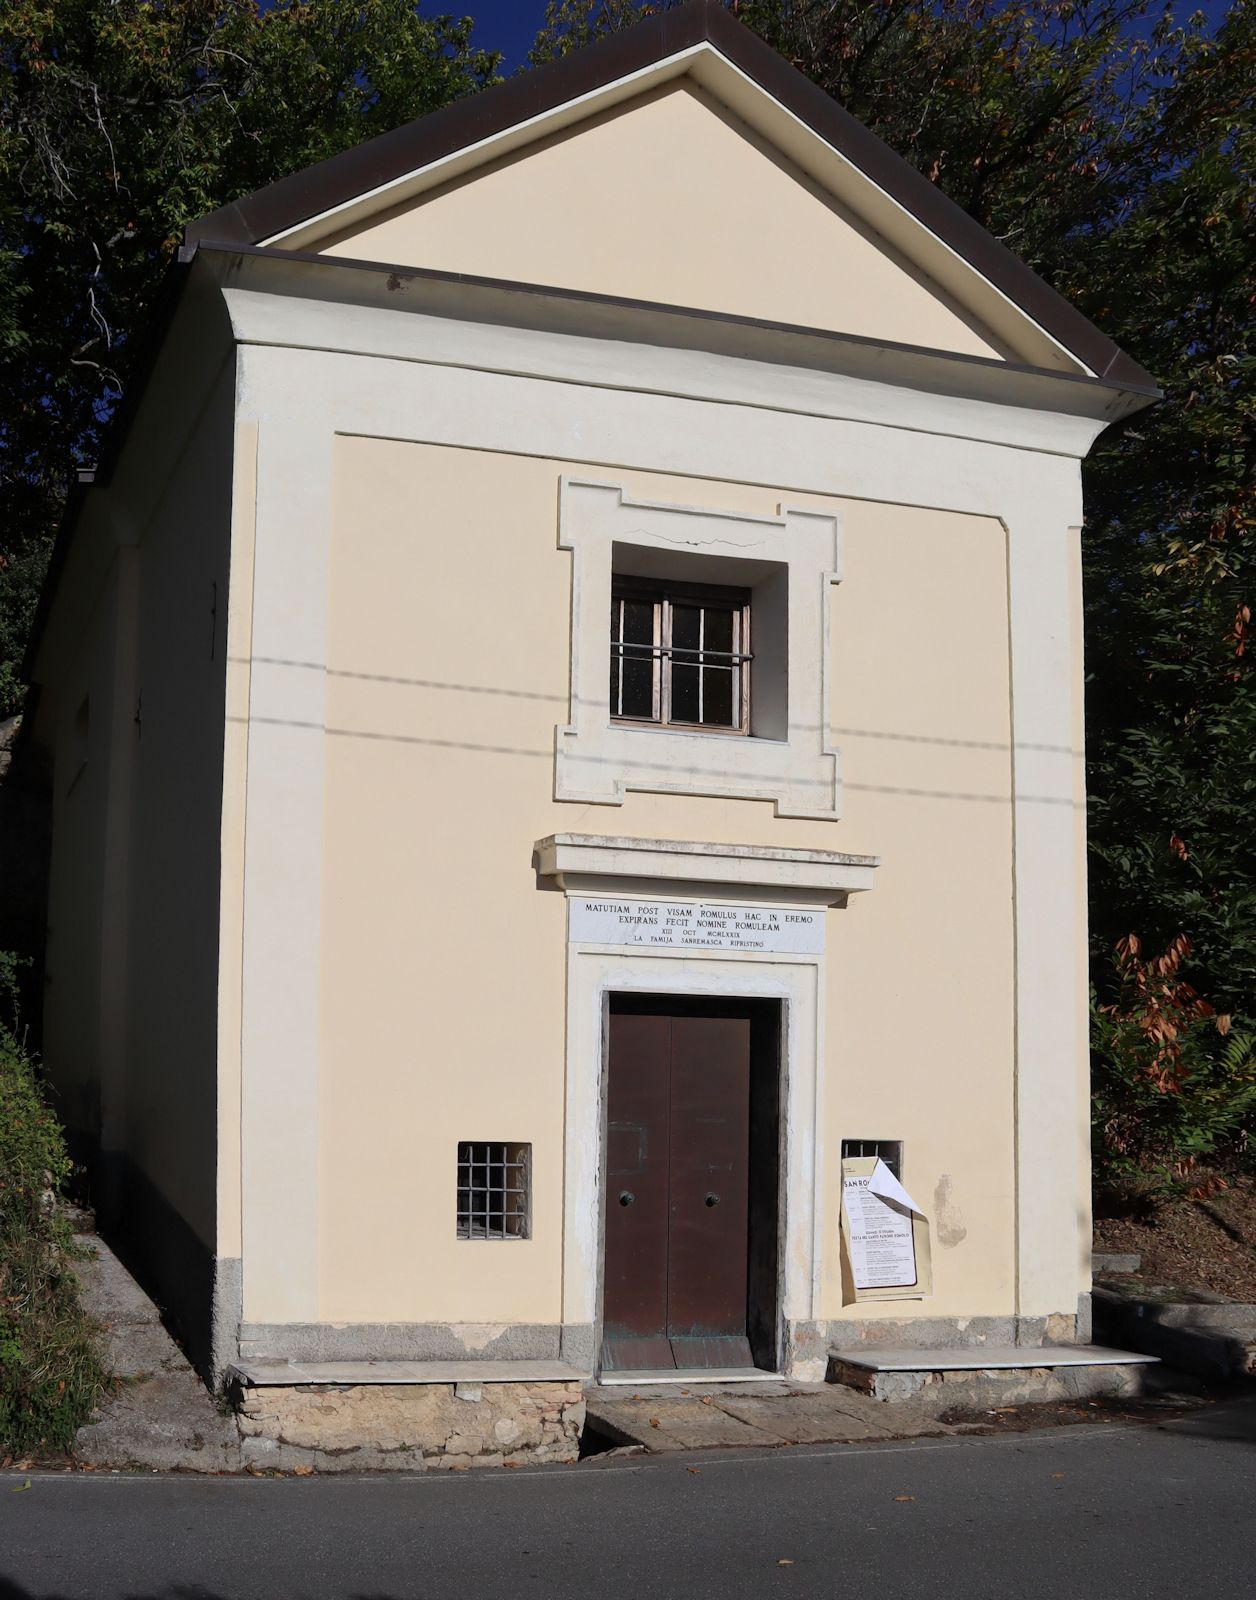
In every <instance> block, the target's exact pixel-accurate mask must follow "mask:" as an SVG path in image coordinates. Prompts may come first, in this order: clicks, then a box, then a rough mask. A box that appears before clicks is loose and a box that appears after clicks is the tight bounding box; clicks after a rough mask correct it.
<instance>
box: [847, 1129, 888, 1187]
mask: <svg viewBox="0 0 1256 1600" xmlns="http://www.w3.org/2000/svg"><path fill="white" fill-rule="evenodd" d="M861 1156H872V1157H876V1156H879V1157H880V1158H881V1160H882V1161H884V1162H885V1164H886V1166H887V1167H888V1168H889V1169H890V1171H891V1172H892V1173H893V1174H894V1176H895V1177H896V1178H897V1179H898V1181H899V1182H900V1183H901V1182H902V1181H903V1141H902V1140H901V1139H843V1140H842V1160H843V1161H855V1160H858V1159H859V1157H861Z"/></svg>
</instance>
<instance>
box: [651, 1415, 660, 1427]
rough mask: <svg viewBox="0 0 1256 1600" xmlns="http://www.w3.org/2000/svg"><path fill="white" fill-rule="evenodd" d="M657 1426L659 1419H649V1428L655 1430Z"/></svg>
mask: <svg viewBox="0 0 1256 1600" xmlns="http://www.w3.org/2000/svg"><path fill="white" fill-rule="evenodd" d="M658 1425H659V1419H658V1418H657V1417H651V1418H650V1426H651V1427H652V1428H657V1427H658Z"/></svg>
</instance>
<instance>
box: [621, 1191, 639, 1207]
mask: <svg viewBox="0 0 1256 1600" xmlns="http://www.w3.org/2000/svg"><path fill="white" fill-rule="evenodd" d="M636 1198H637V1197H636V1195H635V1194H633V1192H632V1190H631V1189H621V1190H620V1191H619V1203H620V1205H621V1206H630V1205H631V1204H632V1202H633V1201H634V1200H635V1199H636Z"/></svg>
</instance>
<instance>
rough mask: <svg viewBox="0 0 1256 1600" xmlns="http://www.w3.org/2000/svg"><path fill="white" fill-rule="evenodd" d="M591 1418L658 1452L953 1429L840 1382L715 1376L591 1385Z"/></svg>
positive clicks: (619, 1437) (617, 1439)
mask: <svg viewBox="0 0 1256 1600" xmlns="http://www.w3.org/2000/svg"><path fill="white" fill-rule="evenodd" d="M585 1398H586V1404H587V1419H588V1426H589V1428H590V1429H592V1430H593V1431H594V1432H595V1433H597V1434H599V1435H600V1436H601V1437H602V1438H604V1439H606V1440H608V1441H609V1442H611V1443H612V1444H615V1445H639V1446H641V1447H642V1448H643V1449H645V1450H647V1451H648V1452H650V1453H651V1454H652V1455H653V1454H660V1453H663V1452H666V1451H671V1450H709V1449H727V1448H730V1447H737V1446H751V1447H758V1448H764V1447H768V1448H770V1447H772V1446H777V1445H788V1444H849V1443H861V1442H864V1441H867V1440H874V1439H895V1438H909V1437H910V1438H915V1437H918V1436H920V1435H922V1434H940V1433H946V1432H949V1431H950V1430H949V1429H947V1428H946V1427H944V1426H943V1425H942V1424H941V1423H939V1422H937V1421H936V1420H935V1419H933V1418H930V1417H928V1416H927V1415H926V1414H925V1412H924V1410H923V1408H921V1407H919V1406H915V1405H888V1404H886V1402H885V1401H882V1400H875V1399H873V1398H872V1397H871V1396H869V1395H861V1394H857V1393H855V1392H854V1391H853V1390H850V1389H844V1388H842V1387H840V1386H838V1385H835V1384H799V1385H794V1386H792V1387H788V1388H784V1389H783V1388H782V1387H781V1385H779V1384H763V1385H756V1386H754V1388H753V1390H751V1391H750V1392H748V1391H747V1389H746V1388H743V1387H741V1386H738V1387H737V1388H736V1389H735V1390H734V1389H729V1388H727V1387H722V1386H716V1385H714V1384H712V1385H710V1386H709V1387H707V1388H705V1389H704V1388H702V1387H700V1386H695V1387H694V1388H692V1389H689V1390H688V1391H687V1392H686V1391H683V1390H681V1389H678V1388H676V1387H674V1386H667V1387H666V1388H662V1387H660V1388H659V1389H657V1390H652V1391H646V1390H644V1389H643V1390H641V1391H638V1392H635V1393H631V1394H625V1393H624V1391H623V1390H622V1389H619V1388H609V1387H607V1388H603V1387H592V1388H590V1389H588V1390H587V1391H586V1396H585Z"/></svg>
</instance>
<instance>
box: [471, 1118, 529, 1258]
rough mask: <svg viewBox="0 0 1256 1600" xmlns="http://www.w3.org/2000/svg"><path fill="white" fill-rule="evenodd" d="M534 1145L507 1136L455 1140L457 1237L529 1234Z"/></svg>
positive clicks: (497, 1236)
mask: <svg viewBox="0 0 1256 1600" xmlns="http://www.w3.org/2000/svg"><path fill="white" fill-rule="evenodd" d="M531 1188H532V1146H531V1145H530V1144H512V1143H510V1142H509V1141H507V1140H492V1139H481V1140H476V1139H464V1140H460V1141H459V1144H458V1215H457V1221H458V1237H459V1238H460V1239H527V1238H529V1237H530V1235H531Z"/></svg>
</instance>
